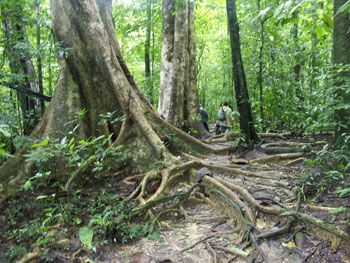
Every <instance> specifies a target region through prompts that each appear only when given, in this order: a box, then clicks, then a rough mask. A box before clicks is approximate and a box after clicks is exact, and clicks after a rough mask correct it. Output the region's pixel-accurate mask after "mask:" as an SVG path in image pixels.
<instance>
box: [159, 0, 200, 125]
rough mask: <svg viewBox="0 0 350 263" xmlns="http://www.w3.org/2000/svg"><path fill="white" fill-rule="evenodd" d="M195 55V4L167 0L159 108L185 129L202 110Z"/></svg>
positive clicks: (161, 112) (160, 111)
mask: <svg viewBox="0 0 350 263" xmlns="http://www.w3.org/2000/svg"><path fill="white" fill-rule="evenodd" d="M195 59H196V54H195V40H194V4H193V3H192V2H191V1H189V0H181V1H178V2H176V1H174V0H164V1H163V40H162V67H161V77H160V96H159V107H158V112H159V113H160V114H161V115H162V116H163V117H164V118H165V119H166V120H167V121H169V122H170V123H172V124H173V125H175V126H176V127H179V128H182V129H184V130H188V129H189V128H190V127H193V123H194V120H195V117H196V115H197V114H198V111H199V107H198V106H199V105H198V92H197V81H196V61H195Z"/></svg>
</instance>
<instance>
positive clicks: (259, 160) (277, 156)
mask: <svg viewBox="0 0 350 263" xmlns="http://www.w3.org/2000/svg"><path fill="white" fill-rule="evenodd" d="M306 156H310V153H281V154H274V155H270V156H265V157H261V158H257V159H254V160H252V161H251V163H267V162H278V161H282V160H290V159H297V158H300V157H306Z"/></svg>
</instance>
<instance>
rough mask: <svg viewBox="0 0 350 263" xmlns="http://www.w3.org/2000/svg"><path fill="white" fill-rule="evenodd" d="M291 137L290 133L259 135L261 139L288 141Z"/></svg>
mask: <svg viewBox="0 0 350 263" xmlns="http://www.w3.org/2000/svg"><path fill="white" fill-rule="evenodd" d="M290 135H291V133H290V132H285V133H272V132H265V133H259V134H258V136H259V137H260V138H278V139H286V138H287V137H288V136H290Z"/></svg>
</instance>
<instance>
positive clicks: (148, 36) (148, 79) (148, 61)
mask: <svg viewBox="0 0 350 263" xmlns="http://www.w3.org/2000/svg"><path fill="white" fill-rule="evenodd" d="M152 1H153V0H147V6H146V13H147V22H146V23H147V24H146V41H145V81H146V90H147V98H148V100H149V102H150V103H151V104H152V105H153V104H154V95H153V81H152V77H153V76H151V73H152V72H151V31H152V23H153V22H152V6H153V4H152Z"/></svg>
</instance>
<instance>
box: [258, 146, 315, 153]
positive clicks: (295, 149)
mask: <svg viewBox="0 0 350 263" xmlns="http://www.w3.org/2000/svg"><path fill="white" fill-rule="evenodd" d="M259 150H260V151H261V152H263V153H266V154H283V153H284V154H287V153H300V152H302V153H303V152H310V151H311V147H284V146H282V147H265V146H264V145H263V146H261V147H260V148H259Z"/></svg>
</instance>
